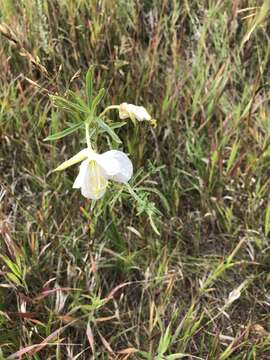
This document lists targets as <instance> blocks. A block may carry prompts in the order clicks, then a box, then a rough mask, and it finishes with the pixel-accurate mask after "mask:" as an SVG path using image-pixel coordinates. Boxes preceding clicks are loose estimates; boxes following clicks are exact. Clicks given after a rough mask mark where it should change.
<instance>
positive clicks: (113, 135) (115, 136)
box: [98, 119, 122, 144]
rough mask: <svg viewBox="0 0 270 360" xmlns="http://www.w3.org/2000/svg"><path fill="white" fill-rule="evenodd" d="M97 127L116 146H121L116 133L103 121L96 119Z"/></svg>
mask: <svg viewBox="0 0 270 360" xmlns="http://www.w3.org/2000/svg"><path fill="white" fill-rule="evenodd" d="M98 125H99V127H100V128H101V129H102V130H104V131H105V132H107V133H108V134H109V135H110V137H111V138H112V139H113V140H114V141H115V142H117V143H118V144H121V143H122V141H121V140H120V138H119V137H118V136H117V135H116V133H115V132H114V131H113V129H112V128H111V127H110V126H109V125H107V124H106V123H105V122H104V121H103V120H101V119H98Z"/></svg>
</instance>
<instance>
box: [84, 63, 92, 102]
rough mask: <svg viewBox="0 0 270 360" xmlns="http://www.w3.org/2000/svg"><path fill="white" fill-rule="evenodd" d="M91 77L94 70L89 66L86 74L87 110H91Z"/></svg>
mask: <svg viewBox="0 0 270 360" xmlns="http://www.w3.org/2000/svg"><path fill="white" fill-rule="evenodd" d="M93 77H94V68H93V66H91V67H90V68H89V69H88V71H87V73H86V79H85V82H86V96H87V103H88V106H89V108H91V104H92V97H93Z"/></svg>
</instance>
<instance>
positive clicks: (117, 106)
mask: <svg viewBox="0 0 270 360" xmlns="http://www.w3.org/2000/svg"><path fill="white" fill-rule="evenodd" d="M111 109H119V105H110V106H108V107H106V109H105V110H103V111H102V113H101V114H100V115H99V116H100V117H102V116H103V115H105V114H106V112H107V111H109V110H111Z"/></svg>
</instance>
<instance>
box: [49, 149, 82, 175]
mask: <svg viewBox="0 0 270 360" xmlns="http://www.w3.org/2000/svg"><path fill="white" fill-rule="evenodd" d="M88 156H89V149H88V148H86V149H83V150H81V151H80V152H78V154H76V155H74V156H72V158H70V159H68V160H67V161H64V162H63V163H62V164H61V165H59V166H58V167H57V168H56V169H54V170H53V171H61V170H65V169H66V168H68V167H69V166H71V165H74V164H77V163H78V162H80V161H82V160H84V159H86V158H87V157H88Z"/></svg>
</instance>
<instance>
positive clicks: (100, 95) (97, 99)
mask: <svg viewBox="0 0 270 360" xmlns="http://www.w3.org/2000/svg"><path fill="white" fill-rule="evenodd" d="M105 92H106V91H105V89H104V88H102V89H100V90H99V92H98V94H97V96H96V97H95V98H94V100H93V102H92V105H91V112H92V114H95V112H96V108H97V106H98V104H99V103H100V102H101V100H102V98H103V97H104V95H105Z"/></svg>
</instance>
